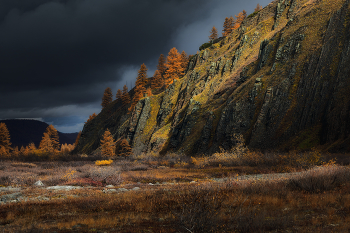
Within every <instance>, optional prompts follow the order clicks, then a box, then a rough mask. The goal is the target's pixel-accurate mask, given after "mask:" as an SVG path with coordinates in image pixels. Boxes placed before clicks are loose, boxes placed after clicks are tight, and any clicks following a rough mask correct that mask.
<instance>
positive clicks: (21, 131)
mask: <svg viewBox="0 0 350 233" xmlns="http://www.w3.org/2000/svg"><path fill="white" fill-rule="evenodd" d="M0 123H5V124H6V126H7V129H8V130H9V133H10V137H11V143H12V145H11V146H12V147H13V148H14V147H16V146H18V147H19V148H20V147H21V146H23V147H25V146H27V145H28V144H29V143H31V142H33V143H34V144H35V146H36V147H39V144H40V141H41V139H42V137H43V134H44V132H45V130H46V128H47V127H48V126H49V125H48V124H47V123H45V122H42V121H38V120H31V119H7V120H0ZM58 136H59V142H60V144H65V143H67V144H73V143H75V139H76V138H77V136H78V133H68V134H66V133H61V132H59V131H58Z"/></svg>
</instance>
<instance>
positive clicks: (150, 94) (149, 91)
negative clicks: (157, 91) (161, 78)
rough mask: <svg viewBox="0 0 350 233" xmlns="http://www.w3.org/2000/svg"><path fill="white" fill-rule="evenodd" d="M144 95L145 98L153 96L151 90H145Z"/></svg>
mask: <svg viewBox="0 0 350 233" xmlns="http://www.w3.org/2000/svg"><path fill="white" fill-rule="evenodd" d="M145 94H146V96H147V97H150V96H152V95H153V94H152V90H151V88H147V89H146V92H145Z"/></svg>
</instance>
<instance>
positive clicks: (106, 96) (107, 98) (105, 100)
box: [101, 87, 113, 109]
mask: <svg viewBox="0 0 350 233" xmlns="http://www.w3.org/2000/svg"><path fill="white" fill-rule="evenodd" d="M112 100H113V95H112V89H111V88H110V87H107V88H106V90H105V92H104V93H103V97H102V103H101V106H102V109H103V108H105V107H107V105H108V104H110V103H111V102H112Z"/></svg>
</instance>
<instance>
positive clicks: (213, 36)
mask: <svg viewBox="0 0 350 233" xmlns="http://www.w3.org/2000/svg"><path fill="white" fill-rule="evenodd" d="M217 38H218V30H217V29H216V27H215V26H213V28H212V29H211V31H210V36H209V40H210V41H212V40H215V39H217Z"/></svg>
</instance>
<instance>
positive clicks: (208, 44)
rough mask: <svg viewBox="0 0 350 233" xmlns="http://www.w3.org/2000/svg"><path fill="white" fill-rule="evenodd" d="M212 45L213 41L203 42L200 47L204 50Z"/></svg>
mask: <svg viewBox="0 0 350 233" xmlns="http://www.w3.org/2000/svg"><path fill="white" fill-rule="evenodd" d="M211 45H212V43H210V42H209V43H204V44H202V45H201V46H200V47H199V51H201V50H203V49H206V48H209V47H210V46H211Z"/></svg>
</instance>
